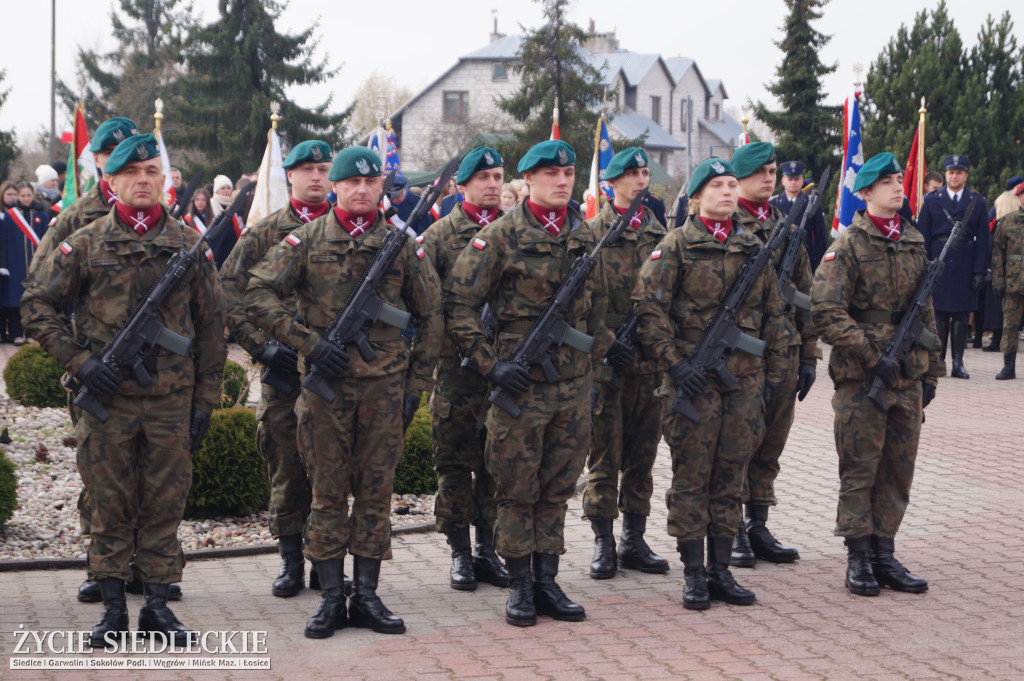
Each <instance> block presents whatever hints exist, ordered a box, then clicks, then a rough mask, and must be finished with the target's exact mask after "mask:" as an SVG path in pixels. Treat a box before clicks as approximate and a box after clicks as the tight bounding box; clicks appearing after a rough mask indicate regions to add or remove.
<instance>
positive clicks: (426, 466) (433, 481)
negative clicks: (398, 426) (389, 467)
mask: <svg viewBox="0 0 1024 681" xmlns="http://www.w3.org/2000/svg"><path fill="white" fill-rule="evenodd" d="M432 431H433V425H432V423H431V415H430V407H429V406H427V396H426V394H424V395H423V397H422V399H421V400H420V408H419V409H417V410H416V415H415V416H414V417H413V419H412V423H411V424H409V430H407V431H406V432H405V448H404V450H403V452H402V459H401V460H400V461H399V462H398V468H397V470H395V494H433V493H434V492H436V491H437V473H435V472H434V439H433V437H432V436H431V433H432Z"/></svg>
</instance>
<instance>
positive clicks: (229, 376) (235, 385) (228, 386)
mask: <svg viewBox="0 0 1024 681" xmlns="http://www.w3.org/2000/svg"><path fill="white" fill-rule="evenodd" d="M248 399H249V377H248V376H247V375H246V373H245V369H243V368H242V365H241V364H239V363H238V362H235V361H233V360H230V359H229V360H228V361H227V362H225V363H224V382H223V383H222V384H221V388H220V405H218V408H219V409H230V408H231V407H244V406H245V403H246V402H247V401H248Z"/></svg>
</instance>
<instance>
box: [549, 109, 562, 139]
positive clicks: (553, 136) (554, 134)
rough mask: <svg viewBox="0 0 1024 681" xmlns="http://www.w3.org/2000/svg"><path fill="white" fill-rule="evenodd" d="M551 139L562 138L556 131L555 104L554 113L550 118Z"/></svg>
mask: <svg viewBox="0 0 1024 681" xmlns="http://www.w3.org/2000/svg"><path fill="white" fill-rule="evenodd" d="M551 139H553V140H560V139H562V137H561V135H560V134H559V132H558V107H557V106H556V107H555V111H554V114H553V115H552V118H551Z"/></svg>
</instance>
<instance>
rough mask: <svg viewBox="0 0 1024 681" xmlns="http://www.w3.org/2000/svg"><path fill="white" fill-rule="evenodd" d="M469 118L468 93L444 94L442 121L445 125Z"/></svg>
mask: <svg viewBox="0 0 1024 681" xmlns="http://www.w3.org/2000/svg"><path fill="white" fill-rule="evenodd" d="M468 116H469V93H468V92H445V93H444V120H445V122H446V123H452V122H455V121H460V120H465V119H466V118H467V117H468Z"/></svg>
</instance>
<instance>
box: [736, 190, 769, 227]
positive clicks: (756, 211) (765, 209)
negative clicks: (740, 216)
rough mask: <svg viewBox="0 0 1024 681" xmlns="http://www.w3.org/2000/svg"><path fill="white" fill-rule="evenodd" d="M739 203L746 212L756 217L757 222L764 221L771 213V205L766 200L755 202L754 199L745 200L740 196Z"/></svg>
mask: <svg viewBox="0 0 1024 681" xmlns="http://www.w3.org/2000/svg"><path fill="white" fill-rule="evenodd" d="M740 205H741V206H743V208H745V209H746V211H747V212H748V213H750V214H751V215H753V216H754V217H755V218H757V221H758V222H764V221H765V220H767V219H768V217H769V216H770V215H771V214H772V206H771V204H770V203H768V202H767V201H764V202H761V203H757V202H755V201H747V200H746V199H745V198H743V197H742V196H741V197H740Z"/></svg>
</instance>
